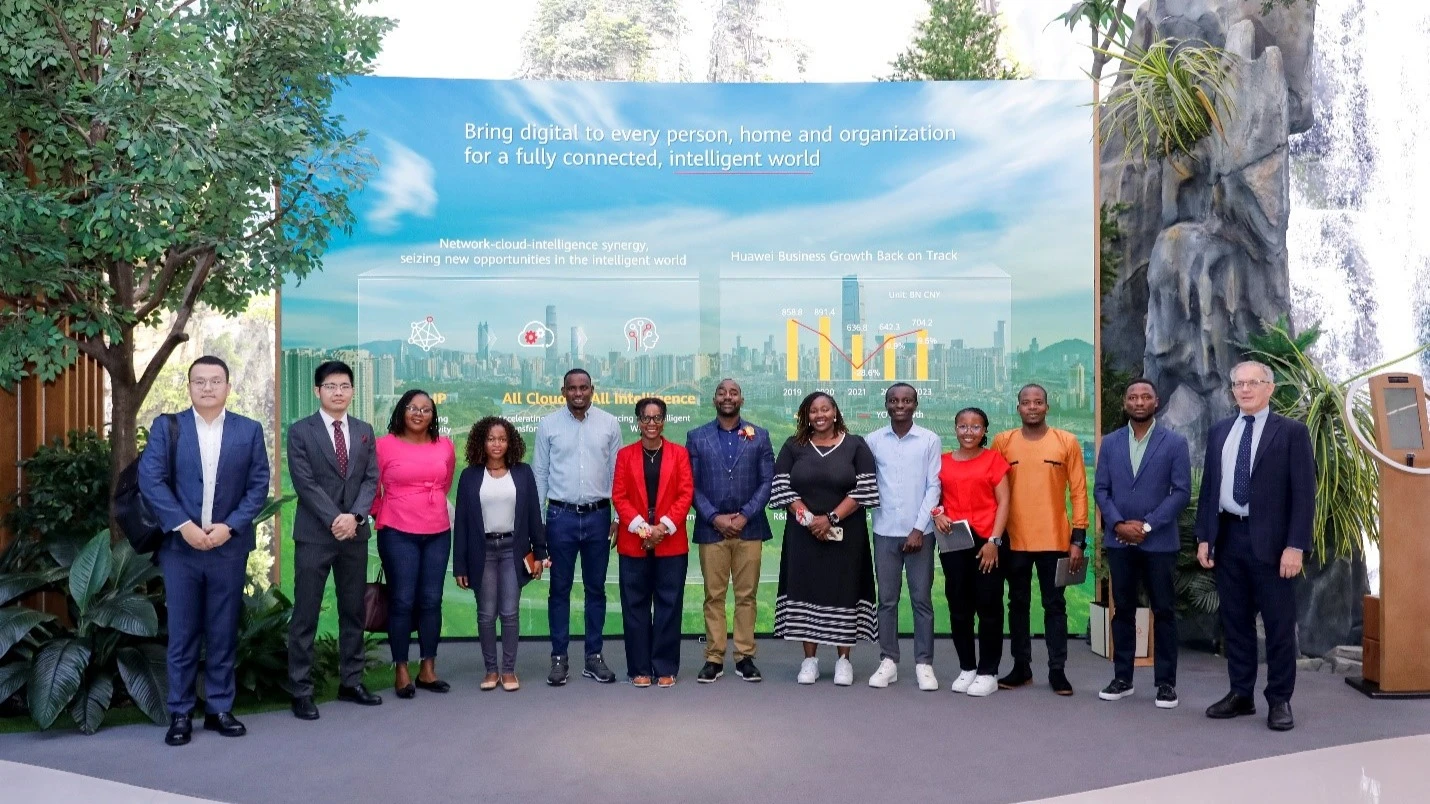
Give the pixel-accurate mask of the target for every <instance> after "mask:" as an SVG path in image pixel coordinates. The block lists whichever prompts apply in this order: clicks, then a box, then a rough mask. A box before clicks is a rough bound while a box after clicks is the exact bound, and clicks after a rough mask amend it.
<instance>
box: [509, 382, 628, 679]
mask: <svg viewBox="0 0 1430 804" xmlns="http://www.w3.org/2000/svg"><path fill="white" fill-rule="evenodd" d="M595 392H596V388H595V386H594V385H593V384H592V383H591V375H590V374H588V373H586V371H585V370H584V369H571V370H570V371H568V372H566V376H565V377H564V378H563V379H562V380H561V395H562V396H564V397H566V407H564V408H562V409H560V410H558V411H555V412H553V413H550V414H548V415H546V416H545V417H543V418H542V419H541V422H540V423H539V424H537V426H536V455H535V457H534V458H532V461H531V468H532V470H533V471H534V472H535V474H536V492H537V496H538V497H539V498H540V499H541V501H542V502H543V503H544V504H545V511H546V545H547V549H548V551H549V552H550V554H551V592H550V596H549V597H548V598H547V601H546V622H547V625H548V626H550V629H551V673H550V675H548V676H547V677H546V683H547V684H550V685H551V686H553V687H559V686H561V685H563V684H565V683H566V679H567V676H568V674H569V672H570V664H569V660H568V659H567V656H566V649H567V646H568V644H569V643H570V641H571V587H572V585H573V584H574V583H575V575H576V557H577V556H578V555H579V556H580V557H581V579H582V583H583V584H584V586H585V587H586V634H585V642H586V663H585V668H584V669H583V670H582V671H581V675H583V676H585V677H587V678H592V679H595V680H596V681H599V682H601V683H603V684H609V683H611V682H613V681H615V680H616V674H615V673H612V672H611V670H610V668H609V667H607V666H606V662H605V660H604V659H602V658H601V644H602V639H601V629H602V626H604V625H605V622H606V567H607V566H608V565H609V563H610V559H611V539H612V533H613V528H614V525H613V524H612V523H611V481H612V477H613V475H614V474H615V469H616V451H617V450H619V449H620V448H621V423H620V422H619V421H617V420H616V417H615V416H612V415H611V414H609V413H607V412H605V411H604V410H601V409H600V408H598V407H596V406H594V405H592V404H591V397H592V395H594V394H595Z"/></svg>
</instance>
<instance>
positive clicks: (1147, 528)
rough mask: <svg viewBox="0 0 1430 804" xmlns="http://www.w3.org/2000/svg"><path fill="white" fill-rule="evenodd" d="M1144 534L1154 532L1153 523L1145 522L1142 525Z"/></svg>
mask: <svg viewBox="0 0 1430 804" xmlns="http://www.w3.org/2000/svg"><path fill="white" fill-rule="evenodd" d="M1142 532H1143V533H1151V532H1152V523H1151V522H1143V523H1142Z"/></svg>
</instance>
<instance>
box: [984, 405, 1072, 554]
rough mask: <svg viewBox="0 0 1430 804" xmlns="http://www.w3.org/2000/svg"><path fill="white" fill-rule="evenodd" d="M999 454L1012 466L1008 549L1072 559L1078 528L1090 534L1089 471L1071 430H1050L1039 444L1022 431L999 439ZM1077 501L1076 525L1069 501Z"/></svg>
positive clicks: (995, 443) (996, 440) (1009, 432)
mask: <svg viewBox="0 0 1430 804" xmlns="http://www.w3.org/2000/svg"><path fill="white" fill-rule="evenodd" d="M993 449H994V450H997V451H998V453H999V454H1001V455H1002V456H1003V458H1004V459H1005V460H1006V461H1008V466H1009V467H1010V468H1009V471H1008V485H1009V490H1010V494H1009V496H1010V497H1011V498H1012V499H1011V500H1010V504H1009V506H1008V544H1009V546H1010V547H1011V548H1012V549H1014V550H1023V551H1027V552H1040V551H1045V550H1047V551H1055V552H1060V553H1066V552H1067V551H1068V549H1069V546H1070V545H1071V543H1072V529H1073V528H1083V529H1084V530H1085V529H1086V528H1087V470H1086V469H1085V468H1084V466H1083V462H1082V446H1081V445H1079V444H1078V442H1077V437H1076V436H1074V435H1073V434H1072V433H1069V432H1068V431H1066V430H1059V429H1057V428H1056V427H1049V428H1048V432H1047V434H1046V435H1044V436H1043V437H1042V438H1040V439H1038V440H1037V441H1030V440H1028V439H1027V438H1024V437H1023V431H1022V428H1019V429H1016V430H1006V431H1004V432H1002V433H999V434H998V435H997V436H996V437H995V438H994V439H993ZM1069 494H1071V495H1072V522H1071V523H1069V522H1068V516H1067V500H1068V495H1069Z"/></svg>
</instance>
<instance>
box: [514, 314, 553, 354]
mask: <svg viewBox="0 0 1430 804" xmlns="http://www.w3.org/2000/svg"><path fill="white" fill-rule="evenodd" d="M516 342H517V344H519V345H521V346H525V347H528V348H531V349H544V348H546V347H548V346H555V345H556V333H555V332H552V331H551V328H550V327H548V326H546V325H545V324H543V323H541V322H540V321H536V320H532V321H528V322H526V326H524V327H522V328H521V332H520V333H518V334H517V336H516Z"/></svg>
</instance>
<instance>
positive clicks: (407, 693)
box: [397, 684, 417, 701]
mask: <svg viewBox="0 0 1430 804" xmlns="http://www.w3.org/2000/svg"><path fill="white" fill-rule="evenodd" d="M416 695H417V687H416V685H413V684H408V685H407V686H405V687H398V688H397V697H399V698H401V699H403V700H404V701H405V700H407V699H408V698H413V697H416Z"/></svg>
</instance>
